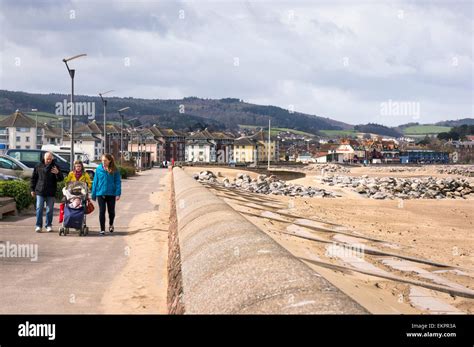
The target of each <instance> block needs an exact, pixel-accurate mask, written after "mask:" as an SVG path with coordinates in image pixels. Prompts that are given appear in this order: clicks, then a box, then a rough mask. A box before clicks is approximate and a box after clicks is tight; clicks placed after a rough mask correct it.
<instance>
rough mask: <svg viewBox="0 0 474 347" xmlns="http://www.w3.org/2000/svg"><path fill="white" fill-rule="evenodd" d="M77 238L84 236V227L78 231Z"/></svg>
mask: <svg viewBox="0 0 474 347" xmlns="http://www.w3.org/2000/svg"><path fill="white" fill-rule="evenodd" d="M79 236H84V227H83V226H82V227H81V228H80V229H79Z"/></svg>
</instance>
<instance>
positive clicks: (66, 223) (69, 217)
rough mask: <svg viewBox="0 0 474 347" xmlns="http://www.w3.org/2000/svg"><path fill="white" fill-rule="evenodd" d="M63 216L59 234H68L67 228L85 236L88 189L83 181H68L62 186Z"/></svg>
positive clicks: (86, 229)
mask: <svg viewBox="0 0 474 347" xmlns="http://www.w3.org/2000/svg"><path fill="white" fill-rule="evenodd" d="M63 195H64V199H63V203H64V216H63V224H62V226H61V227H60V228H59V236H66V235H67V234H69V229H70V228H73V229H76V230H78V231H79V236H86V235H87V234H88V233H89V227H88V226H87V224H86V221H87V217H86V209H87V203H88V200H89V189H88V187H87V183H85V182H78V181H75V182H69V183H68V185H67V186H66V187H65V188H63Z"/></svg>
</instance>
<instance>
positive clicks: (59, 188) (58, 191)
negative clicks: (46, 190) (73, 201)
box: [55, 181, 66, 201]
mask: <svg viewBox="0 0 474 347" xmlns="http://www.w3.org/2000/svg"><path fill="white" fill-rule="evenodd" d="M65 186H66V183H65V182H64V181H61V182H58V186H57V188H56V195H55V198H56V201H61V200H62V198H63V188H64V187H65Z"/></svg>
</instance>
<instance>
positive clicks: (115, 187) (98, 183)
mask: <svg viewBox="0 0 474 347" xmlns="http://www.w3.org/2000/svg"><path fill="white" fill-rule="evenodd" d="M121 194H122V182H121V178H120V171H119V170H118V169H116V170H115V171H114V172H113V173H109V172H108V171H107V170H105V169H104V167H103V165H102V164H100V165H99V166H98V167H97V169H96V170H95V175H94V182H92V193H91V197H92V199H95V198H96V197H97V196H104V195H113V196H120V195H121Z"/></svg>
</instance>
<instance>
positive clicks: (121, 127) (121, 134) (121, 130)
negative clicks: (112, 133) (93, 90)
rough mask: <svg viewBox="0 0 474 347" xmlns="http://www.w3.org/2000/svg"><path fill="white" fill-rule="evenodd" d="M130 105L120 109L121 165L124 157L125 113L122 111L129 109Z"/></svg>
mask: <svg viewBox="0 0 474 347" xmlns="http://www.w3.org/2000/svg"><path fill="white" fill-rule="evenodd" d="M129 109H130V107H124V108H121V109H120V110H118V113H119V115H120V165H122V157H123V114H122V112H124V111H126V110H129Z"/></svg>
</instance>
